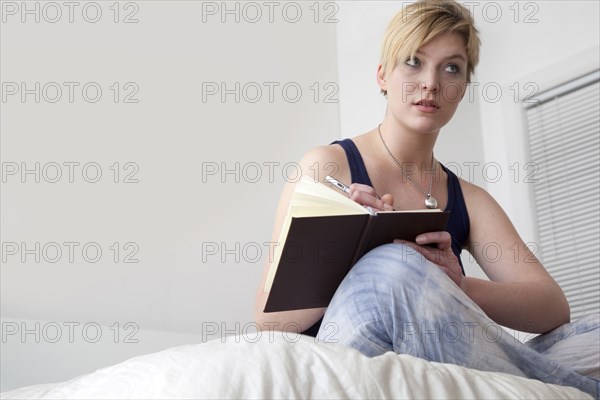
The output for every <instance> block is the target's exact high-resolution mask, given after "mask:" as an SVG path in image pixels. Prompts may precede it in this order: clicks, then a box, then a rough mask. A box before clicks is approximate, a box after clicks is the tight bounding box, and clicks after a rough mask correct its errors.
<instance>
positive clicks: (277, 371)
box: [1, 334, 591, 399]
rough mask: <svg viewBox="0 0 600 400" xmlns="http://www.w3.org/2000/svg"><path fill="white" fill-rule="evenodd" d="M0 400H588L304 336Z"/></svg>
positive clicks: (172, 358) (127, 367) (239, 342)
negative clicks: (368, 354)
mask: <svg viewBox="0 0 600 400" xmlns="http://www.w3.org/2000/svg"><path fill="white" fill-rule="evenodd" d="M1 397H2V398H3V399H4V398H5V399H17V398H20V399H25V398H26V399H32V398H44V399H48V398H70V399H87V398H103V399H117V398H136V399H150V398H161V399H164V398H186V399H223V398H236V399H242V398H243V399H252V398H254V399H263V398H286V399H292V398H298V399H306V398H339V399H367V398H369V399H381V398H393V399H404V398H406V399H442V398H470V399H484V398H485V399H513V398H526V399H549V398H551V399H590V398H591V397H590V396H589V395H586V394H585V393H583V392H580V391H579V390H577V389H575V388H569V387H562V386H557V385H549V384H544V383H542V382H539V381H536V380H531V379H525V378H520V377H516V376H512V375H508V374H502V373H492V372H482V371H476V370H472V369H468V368H463V367H459V366H455V365H450V364H441V363H434V362H428V361H425V360H422V359H419V358H415V357H412V356H408V355H398V354H395V353H392V352H389V353H386V354H384V355H381V356H378V357H374V358H368V357H365V356H363V355H362V354H360V353H359V352H358V351H355V350H353V349H350V348H347V347H344V346H341V345H337V344H329V343H315V341H314V339H313V338H311V337H308V336H296V337H294V336H292V335H290V336H289V337H286V336H284V335H283V334H282V335H278V334H275V335H272V336H271V337H270V336H269V335H266V334H264V335H262V336H261V337H260V338H256V337H253V336H248V337H243V336H231V337H228V338H227V340H226V342H224V343H223V342H222V341H221V340H219V339H217V340H214V341H211V342H207V343H204V344H199V345H187V346H180V347H174V348H171V349H168V350H164V351H161V352H158V353H153V354H147V355H144V356H140V357H135V358H132V359H129V360H127V361H124V362H122V363H120V364H117V365H114V366H110V367H107V368H103V369H100V370H98V371H96V372H94V373H92V374H89V375H83V376H80V377H78V378H75V379H72V380H70V381H68V382H64V383H58V384H46V385H37V386H30V387H26V388H21V389H17V390H14V391H10V392H5V393H2V395H1Z"/></svg>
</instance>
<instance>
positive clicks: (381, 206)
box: [350, 185, 393, 211]
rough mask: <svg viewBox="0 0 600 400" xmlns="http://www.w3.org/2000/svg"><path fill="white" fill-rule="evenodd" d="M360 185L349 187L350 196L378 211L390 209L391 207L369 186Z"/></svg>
mask: <svg viewBox="0 0 600 400" xmlns="http://www.w3.org/2000/svg"><path fill="white" fill-rule="evenodd" d="M360 186H361V187H352V186H351V187H350V198H351V199H352V200H354V201H356V202H357V203H359V204H362V205H363V206H369V207H372V208H374V209H376V210H378V211H382V210H387V211H392V210H393V207H392V206H391V205H389V204H388V203H385V202H384V201H383V200H381V199H380V198H379V197H377V195H376V194H375V191H374V190H373V188H371V187H370V186H366V185H360Z"/></svg>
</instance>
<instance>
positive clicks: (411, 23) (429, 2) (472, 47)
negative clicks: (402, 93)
mask: <svg viewBox="0 0 600 400" xmlns="http://www.w3.org/2000/svg"><path fill="white" fill-rule="evenodd" d="M443 33H458V34H460V35H461V36H462V37H463V38H464V40H465V44H466V50H467V81H468V82H471V75H472V74H473V71H474V70H475V66H476V65H477V63H478V62H479V46H480V43H481V42H480V40H479V36H478V32H477V29H476V28H475V21H474V19H473V16H472V15H471V13H470V12H469V10H468V9H467V8H466V7H464V6H463V5H462V4H460V3H458V2H456V1H453V0H420V1H417V2H416V3H412V4H409V5H407V6H406V7H404V8H403V9H402V10H400V12H398V13H397V14H396V15H395V16H394V18H393V19H392V21H391V22H390V24H389V25H388V28H387V30H386V31H385V35H384V39H383V44H382V47H381V65H382V68H383V71H384V73H385V75H386V76H387V75H388V74H389V73H390V72H391V71H393V70H394V68H396V66H397V65H398V63H399V62H405V61H406V60H408V59H410V58H413V57H414V56H415V54H416V52H417V50H419V48H420V47H421V46H423V45H424V44H425V43H427V42H429V41H430V40H432V39H433V38H435V37H436V36H438V35H440V34H443ZM381 92H382V93H383V94H384V95H387V92H386V91H384V90H382V91H381Z"/></svg>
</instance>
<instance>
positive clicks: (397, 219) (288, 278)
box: [264, 210, 450, 312]
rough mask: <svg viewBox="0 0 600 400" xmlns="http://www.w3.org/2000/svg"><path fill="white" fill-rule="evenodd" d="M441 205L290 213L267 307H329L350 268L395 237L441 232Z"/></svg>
mask: <svg viewBox="0 0 600 400" xmlns="http://www.w3.org/2000/svg"><path fill="white" fill-rule="evenodd" d="M449 215H450V214H449V213H448V212H444V211H441V210H435V211H433V210H416V211H386V212H380V213H377V214H375V215H372V214H369V213H367V214H358V215H327V216H306V217H304V216H303V217H291V222H290V225H289V230H288V232H287V237H286V240H285V243H284V245H283V249H282V252H281V257H280V259H279V263H278V265H277V269H276V271H275V275H274V277H273V281H272V285H271V289H270V293H269V297H268V299H267V302H266V304H265V308H264V312H275V311H289V310H298V309H305V308H316V307H327V306H328V305H329V302H330V300H331V298H332V297H333V295H334V293H335V291H336V289H337V287H338V286H339V284H340V283H341V282H342V280H343V279H344V277H345V276H346V274H347V273H348V271H350V268H352V266H353V265H354V264H355V263H356V261H358V260H359V259H360V257H362V256H363V255H364V254H365V253H367V252H368V251H369V250H371V249H373V248H375V247H377V246H380V245H382V244H386V243H391V242H392V241H393V240H394V239H404V240H409V241H414V239H415V237H416V236H418V235H420V234H421V233H425V232H433V231H442V230H444V228H445V226H446V222H447V221H448V218H449Z"/></svg>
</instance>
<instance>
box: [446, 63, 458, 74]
mask: <svg viewBox="0 0 600 400" xmlns="http://www.w3.org/2000/svg"><path fill="white" fill-rule="evenodd" d="M444 71H446V72H449V73H451V74H458V73H459V72H460V67H459V66H458V65H456V64H449V65H448V66H446V68H444Z"/></svg>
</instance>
